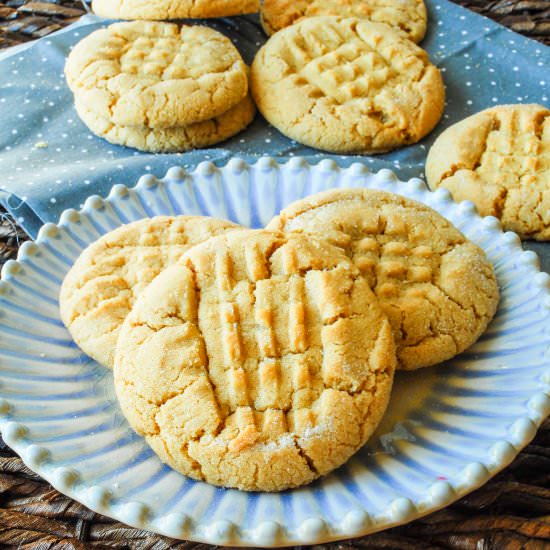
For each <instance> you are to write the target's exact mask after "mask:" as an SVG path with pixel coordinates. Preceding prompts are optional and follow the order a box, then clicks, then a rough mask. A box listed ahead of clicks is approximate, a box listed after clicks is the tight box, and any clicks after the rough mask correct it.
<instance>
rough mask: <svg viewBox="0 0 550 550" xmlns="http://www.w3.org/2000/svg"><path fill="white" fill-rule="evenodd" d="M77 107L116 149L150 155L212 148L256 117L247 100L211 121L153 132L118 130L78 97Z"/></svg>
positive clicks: (85, 118)
mask: <svg viewBox="0 0 550 550" xmlns="http://www.w3.org/2000/svg"><path fill="white" fill-rule="evenodd" d="M75 106H76V111H77V113H78V115H79V116H80V118H81V120H82V122H84V124H86V126H88V128H89V129H90V130H91V131H92V132H93V133H94V134H96V135H97V136H99V137H101V138H103V139H106V140H107V141H109V142H110V143H114V144H115V145H124V146H126V147H133V148H135V149H139V150H141V151H147V152H150V153H178V152H183V151H189V150H191V149H198V148H202V147H210V146H212V145H215V144H217V143H219V142H221V141H225V140H226V139H229V138H230V137H232V136H234V135H235V134H238V133H239V132H240V131H242V130H244V129H245V128H246V127H247V126H248V125H249V124H250V123H251V122H252V120H253V119H254V115H255V113H256V109H255V107H254V103H253V102H252V99H251V98H250V96H246V97H245V98H244V99H243V100H242V101H241V102H239V103H237V105H235V107H232V108H231V109H229V111H227V112H226V113H223V114H221V115H219V116H217V117H215V118H213V119H211V120H205V121H203V122H196V123H195V124H190V125H189V126H177V127H174V128H158V129H152V128H145V127H143V128H140V127H136V126H118V125H117V124H114V123H113V122H110V121H109V120H107V119H105V118H102V117H100V116H98V115H97V114H95V113H94V112H92V111H91V110H89V109H88V108H87V107H86V106H84V105H82V104H81V102H80V101H79V99H78V97H75Z"/></svg>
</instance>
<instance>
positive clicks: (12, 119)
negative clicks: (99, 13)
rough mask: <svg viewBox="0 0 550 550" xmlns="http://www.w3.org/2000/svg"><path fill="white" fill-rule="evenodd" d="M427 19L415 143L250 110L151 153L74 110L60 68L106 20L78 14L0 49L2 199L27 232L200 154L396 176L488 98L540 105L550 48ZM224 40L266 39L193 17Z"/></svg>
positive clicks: (435, 14) (456, 19) (251, 27)
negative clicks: (364, 151) (222, 127)
mask: <svg viewBox="0 0 550 550" xmlns="http://www.w3.org/2000/svg"><path fill="white" fill-rule="evenodd" d="M427 6H428V12H429V26H428V33H427V35H426V38H425V39H424V40H423V41H422V43H421V46H422V47H423V48H425V49H426V50H427V51H428V52H429V55H430V58H431V60H432V62H433V63H435V64H436V65H437V66H438V67H439V68H440V69H441V71H442V72H443V78H444V80H445V84H446V87H447V104H446V107H445V114H444V116H443V118H442V120H441V122H440V124H439V125H438V126H437V127H436V129H435V130H434V131H433V132H432V133H431V134H430V135H429V136H428V137H426V138H425V139H424V140H423V141H422V142H420V143H418V144H416V145H413V146H410V147H406V148H403V149H400V150H398V151H394V152H392V153H389V154H385V155H378V156H361V157H357V156H339V155H327V154H326V153H322V152H319V151H316V150H313V149H310V148H307V147H304V146H302V145H300V144H298V143H296V142H294V141H291V140H289V139H288V138H286V137H284V136H283V135H282V134H280V133H279V132H278V131H277V130H275V129H274V128H273V127H271V126H269V125H268V124H267V123H266V122H265V120H264V119H263V118H262V117H261V116H260V115H258V116H257V117H256V119H255V121H254V123H253V124H252V125H251V126H250V127H249V128H248V129H247V130H245V131H244V132H242V133H241V134H239V135H237V136H235V137H234V138H232V139H230V140H228V141H226V142H224V143H222V144H220V145H219V146H218V147H216V148H213V149H202V150H197V151H192V152H188V153H182V154H169V155H162V154H161V155H158V154H157V155H155V154H147V153H142V152H138V151H135V150H133V149H129V148H125V147H119V146H115V145H111V144H109V143H108V142H106V141H104V140H102V139H100V138H98V137H96V136H95V135H93V134H92V133H90V131H89V130H88V129H87V128H86V126H84V124H83V123H82V122H81V121H80V119H79V118H78V115H77V114H76V111H75V109H74V105H73V97H72V94H71V92H70V90H69V88H68V87H67V84H66V82H65V78H64V75H63V68H64V64H65V59H66V57H67V55H68V53H69V51H70V50H71V48H72V47H73V46H74V45H75V44H76V43H77V42H78V41H80V40H81V39H82V38H84V37H85V36H86V35H88V34H89V33H91V32H92V31H94V30H96V29H98V28H100V27H102V26H105V25H107V24H108V22H107V21H105V20H102V19H100V18H98V17H96V16H93V15H91V14H90V15H86V16H84V17H83V18H82V19H80V20H79V21H78V22H77V23H75V24H73V25H71V26H70V27H68V28H66V29H64V30H62V31H60V32H58V33H56V34H53V35H50V36H48V37H46V38H43V39H41V40H39V41H37V42H34V43H32V44H31V45H30V46H28V47H25V48H23V49H19V50H17V51H15V52H12V51H8V52H7V53H5V54H3V55H2V56H1V57H0V200H1V201H2V204H3V205H4V206H5V207H6V208H7V209H8V211H9V212H10V213H11V214H12V215H13V216H14V218H15V219H16V220H17V221H18V222H19V224H20V225H22V226H23V227H24V228H25V229H26V230H27V232H28V233H30V235H31V236H35V235H36V233H37V231H38V229H39V228H40V226H41V225H42V224H43V223H44V222H57V220H58V218H59V215H60V214H61V212H62V211H63V210H65V209H66V208H77V209H78V208H80V206H81V205H82V203H83V202H84V201H85V199H86V197H88V196H89V195H92V194H100V195H102V196H105V195H107V194H108V192H109V190H110V188H111V187H112V186H113V185H114V184H117V183H123V184H126V185H129V186H133V185H134V184H135V183H136V182H137V179H138V178H139V177H140V176H141V175H143V174H146V173H153V174H155V175H156V176H159V177H162V176H163V175H164V174H165V173H166V171H167V170H168V168H170V167H172V166H182V167H184V168H186V169H192V168H193V167H194V166H196V165H197V164H198V163H200V162H201V161H204V160H210V161H214V162H216V163H220V164H223V163H225V162H227V160H228V159H229V158H230V157H233V156H239V157H241V158H244V159H245V160H249V161H253V160H254V159H255V158H258V157H259V156H262V155H266V154H268V155H272V156H275V157H277V158H280V159H281V160H286V159H288V158H290V157H292V156H297V155H301V156H304V157H306V158H307V159H308V160H309V161H310V162H317V161H318V160H319V159H321V158H325V157H330V158H333V159H334V160H335V161H336V162H338V163H339V164H341V165H349V164H351V163H352V162H356V161H358V160H359V161H360V162H363V163H365V164H366V165H367V166H368V167H369V168H371V169H372V170H379V169H381V168H390V169H392V170H393V171H394V172H396V174H397V175H398V176H399V177H400V178H401V179H408V178H411V177H423V173H424V162H425V159H426V154H427V151H428V149H429V147H430V146H431V144H432V143H433V141H434V140H435V138H436V137H437V136H438V135H439V134H440V133H441V132H442V131H443V130H444V129H445V128H447V127H448V126H449V125H451V124H453V123H455V122H457V121H458V120H460V119H462V118H464V117H466V116H469V115H471V114H473V113H475V112H477V111H479V110H482V109H484V108H487V107H490V106H491V105H496V104H503V103H541V104H548V97H549V95H550V87H549V84H550V74H549V66H550V48H548V47H546V46H544V45H542V44H539V43H537V42H534V41H532V40H529V39H527V38H524V37H522V36H520V35H518V34H515V33H513V32H511V31H509V30H507V29H506V28H504V27H502V26H500V25H498V24H496V23H494V22H492V21H490V20H489V19H486V18H484V17H481V16H479V15H477V14H475V13H473V12H471V11H469V10H466V9H463V8H461V7H459V6H457V5H455V4H452V3H451V2H447V1H446V0H427ZM199 23H201V24H208V25H210V26H212V27H214V28H215V29H217V30H219V31H221V32H222V33H224V34H226V35H227V36H229V37H230V38H231V40H232V41H233V42H234V44H235V46H236V47H237V48H238V49H239V50H240V52H241V53H242V55H243V57H244V59H245V61H246V62H247V63H251V62H252V59H253V58H254V55H255V53H256V52H257V50H258V48H259V47H260V46H261V45H262V44H263V43H264V42H265V41H266V36H265V34H264V33H263V31H262V29H261V26H260V24H259V20H258V17H257V16H245V17H235V18H228V19H218V20H210V21H200V22H199Z"/></svg>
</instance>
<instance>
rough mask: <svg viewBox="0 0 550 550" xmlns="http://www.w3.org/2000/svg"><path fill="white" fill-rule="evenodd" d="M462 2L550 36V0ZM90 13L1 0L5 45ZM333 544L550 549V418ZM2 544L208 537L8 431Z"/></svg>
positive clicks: (13, 232) (65, 5)
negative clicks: (409, 515)
mask: <svg viewBox="0 0 550 550" xmlns="http://www.w3.org/2000/svg"><path fill="white" fill-rule="evenodd" d="M458 3H460V4H462V5H463V6H466V7H469V8H472V9H474V10H475V11H477V12H479V13H482V14H484V15H487V16H489V17H491V18H492V19H494V20H496V21H498V22H500V23H502V24H504V25H506V26H508V27H510V28H512V29H514V30H515V31H517V32H520V33H522V34H524V35H526V36H529V37H531V38H534V39H537V40H539V41H541V42H543V43H546V44H550V0H534V1H530V0H500V1H487V0H461V1H460V2H458ZM84 12H85V9H84V7H83V4H82V3H81V2H78V1H64V0H47V1H46V0H43V1H39V2H32V1H30V2H29V1H26V0H4V1H2V0H0V48H3V47H8V46H11V45H15V44H19V43H21V42H25V41H28V40H32V39H34V38H38V37H41V36H45V35H46V34H49V33H50V32H53V31H55V30H58V29H59V28H61V27H63V26H65V25H67V24H69V23H70V22H72V21H74V20H75V18H77V17H79V16H80V15H81V14H82V13H84ZM0 78H1V77H0ZM26 239H27V237H26V235H25V234H24V232H23V231H22V230H21V229H20V228H18V227H17V226H16V225H15V224H14V223H13V221H12V220H11V219H10V218H9V217H7V216H5V215H2V219H1V220H0V265H3V264H4V263H5V262H6V261H7V260H8V259H10V258H14V257H15V256H16V254H17V250H18V248H19V246H20V245H21V243H22V242H23V241H24V240H26ZM329 546H330V548H331V549H337V548H369V549H384V550H388V549H391V550H420V549H421V550H433V549H455V550H519V549H525V550H539V549H545V548H548V549H550V421H547V422H546V423H545V424H544V425H543V426H542V427H541V429H540V430H539V432H538V434H537V437H536V439H535V440H534V441H533V443H532V444H531V445H529V446H528V447H527V448H526V449H525V450H524V451H523V452H522V453H521V454H520V455H519V456H518V458H517V459H516V460H515V461H514V463H513V464H512V465H511V466H509V467H508V468H506V470H504V472H502V473H501V474H500V475H498V476H497V477H496V478H494V479H493V480H492V481H490V482H489V483H487V484H486V485H485V486H484V487H483V488H481V489H480V490H478V491H476V492H475V493H472V494H471V495H469V496H468V497H466V498H464V499H462V500H461V501H459V502H458V503H456V504H454V505H453V506H450V507H448V508H446V509H445V510H442V511H440V512H437V513H435V514H432V515H430V516H428V517H426V518H424V519H421V520H418V521H415V522H413V523H410V524H408V525H406V526H403V527H400V528H396V529H391V530H389V531H385V532H383V533H380V534H376V535H371V536H369V537H364V538H362V539H355V540H353V541H349V542H344V543H340V544H334V545H327V547H329ZM0 548H7V549H9V548H24V549H27V548H28V549H31V548H32V549H40V550H49V549H56V550H57V549H59V550H61V549H63V550H65V549H79V550H80V549H86V548H94V549H96V548H117V549H118V548H124V549H139V550H141V549H144V550H145V549H147V550H149V549H150V550H162V549H164V548H207V546H206V545H202V544H195V543H188V542H179V541H173V540H170V539H167V538H164V537H159V536H156V535H153V534H151V533H148V532H145V531H140V530H138V529H133V528H131V527H127V526H125V525H123V524H120V523H117V522H114V521H113V520H110V519H108V518H105V517H103V516H100V515H98V514H95V513H93V512H91V511H89V510H88V509H86V508H84V507H83V506H82V505H80V504H78V503H76V502H74V501H72V500H71V499H69V498H67V497H65V496H64V495H61V494H60V493H58V492H57V491H55V490H54V489H52V487H51V486H50V485H48V484H47V483H46V482H44V481H43V480H42V479H41V478H40V477H38V476H37V475H35V474H33V473H32V472H31V471H29V470H28V469H27V468H26V467H25V466H24V465H23V464H22V462H21V460H20V459H19V458H18V457H17V456H16V455H15V453H13V452H12V451H11V450H10V449H9V448H8V447H6V446H5V445H4V443H3V442H2V440H1V439H0ZM318 548H320V547H318Z"/></svg>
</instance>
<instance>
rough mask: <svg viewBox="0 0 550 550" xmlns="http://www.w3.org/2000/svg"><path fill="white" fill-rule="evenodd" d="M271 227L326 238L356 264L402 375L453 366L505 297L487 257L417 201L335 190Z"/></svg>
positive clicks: (300, 205)
mask: <svg viewBox="0 0 550 550" xmlns="http://www.w3.org/2000/svg"><path fill="white" fill-rule="evenodd" d="M267 227H268V228H269V229H271V230H284V231H305V232H311V233H318V234H321V235H323V236H324V237H325V238H327V239H328V240H329V241H330V242H332V243H333V244H335V245H337V246H340V247H341V248H342V249H343V250H344V251H345V252H346V254H347V255H348V256H349V257H350V258H352V260H353V262H354V264H355V265H356V266H357V267H358V268H359V270H360V271H361V273H362V274H363V276H364V277H365V279H366V280H367V281H368V283H369V285H370V286H371V288H372V289H373V290H374V292H375V294H376V296H377V298H378V299H379V301H380V304H381V306H382V309H383V310H384V313H385V314H386V315H387V316H388V318H389V320H390V323H391V325H392V328H393V334H394V338H395V342H396V346H397V357H398V362H399V364H398V368H401V369H404V370H412V369H417V368H420V367H427V366H430V365H434V364H436V363H439V362H441V361H445V360H446V359H450V358H451V357H453V356H454V355H456V354H457V353H460V352H462V351H463V350H465V349H466V348H467V347H469V346H470V345H471V344H473V343H474V342H475V341H476V340H477V339H478V338H479V336H480V335H481V334H482V333H483V332H484V331H485V329H486V328H487V325H488V323H489V321H490V320H491V319H492V317H493V315H494V314H495V311H496V308H497V305H498V300H499V291H498V287H497V283H496V280H495V276H494V273H493V268H492V265H491V264H490V263H489V261H488V260H487V258H486V256H485V254H484V253H483V251H482V250H481V249H480V248H479V247H477V246H476V245H475V244H473V243H472V242H470V241H468V240H467V239H466V238H465V237H464V235H462V233H460V231H458V229H456V228H455V227H454V226H453V225H452V224H451V223H450V222H449V221H447V220H446V219H445V218H443V217H442V216H440V215H439V214H438V213H437V212H435V211H434V210H432V209H431V208H429V207H427V206H425V205H423V204H420V203H418V202H416V201H412V200H409V199H406V198H404V197H401V196H399V195H394V194H392V193H386V192H384V191H378V190H372V189H349V190H331V191H326V192H323V193H319V194H317V195H313V196H311V197H307V198H306V199H304V200H301V201H298V202H295V203H293V204H291V205H290V206H288V207H287V208H286V209H284V210H283V211H282V212H281V214H280V215H279V216H277V217H276V218H274V219H273V220H272V221H271V222H270V223H269V225H268V226H267Z"/></svg>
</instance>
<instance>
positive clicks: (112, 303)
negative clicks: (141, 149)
mask: <svg viewBox="0 0 550 550" xmlns="http://www.w3.org/2000/svg"><path fill="white" fill-rule="evenodd" d="M238 227H239V226H238V225H235V224H233V223H231V222H228V221H224V220H217V219H215V218H207V217H202V216H176V217H171V216H159V217H156V218H147V219H143V220H139V221H137V222H133V223H130V224H128V225H123V226H121V227H119V228H118V229H115V230H114V231H111V232H109V233H107V234H106V235H104V236H103V237H101V238H100V239H99V240H98V241H96V242H94V243H92V244H91V245H90V246H88V247H87V248H86V249H85V250H84V251H83V252H82V254H81V255H80V256H79V258H78V259H77V261H76V262H75V264H74V265H73V267H72V268H71V269H70V271H69V272H68V273H67V276H66V277H65V279H64V281H63V285H62V286H61V293H60V297H59V307H60V311H61V319H62V320H63V322H64V323H65V326H66V327H67V328H68V330H69V332H70V333H71V336H72V337H73V339H74V341H75V342H76V343H77V344H78V345H79V346H80V348H82V350H83V351H84V352H85V353H86V354H88V355H89V356H90V357H92V358H93V359H95V360H96V361H98V362H99V363H101V364H102V365H104V366H106V367H109V368H112V367H113V362H114V351H115V345H116V341H117V337H118V333H119V330H120V326H121V325H122V322H123V321H124V319H125V318H126V315H128V313H129V312H130V310H131V309H132V306H133V304H134V302H135V300H136V297H137V296H138V295H139V294H140V292H141V291H142V290H143V289H144V288H145V287H146V286H147V285H148V284H149V283H150V282H151V281H152V280H153V279H154V278H155V277H156V276H157V275H158V274H159V273H160V272H161V271H162V270H163V269H165V268H166V267H168V266H171V265H173V264H174V263H176V262H177V261H178V260H179V259H180V258H181V257H182V256H183V254H184V253H185V252H186V251H187V250H189V248H191V247H192V246H193V245H195V244H198V243H201V242H203V241H205V240H207V239H209V238H210V237H212V236H213V235H219V234H221V233H225V232H226V231H229V230H234V229H235V228H238Z"/></svg>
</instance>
